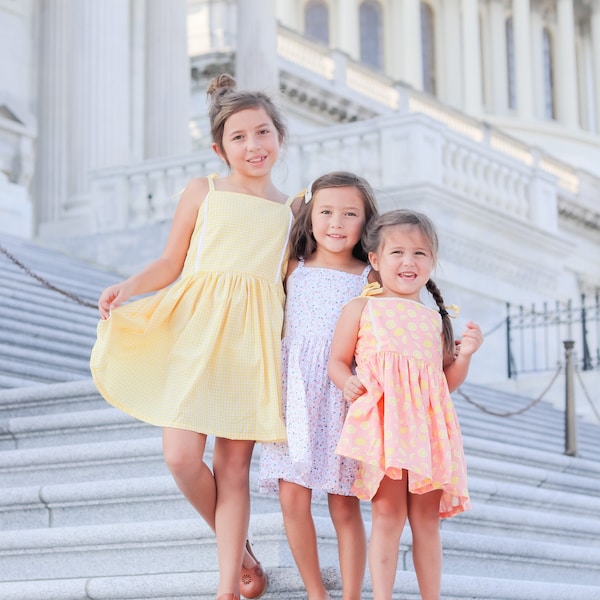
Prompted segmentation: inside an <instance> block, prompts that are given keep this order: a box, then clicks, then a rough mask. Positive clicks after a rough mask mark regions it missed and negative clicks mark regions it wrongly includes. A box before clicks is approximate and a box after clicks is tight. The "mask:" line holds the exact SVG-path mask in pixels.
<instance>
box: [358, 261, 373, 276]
mask: <svg viewBox="0 0 600 600" xmlns="http://www.w3.org/2000/svg"><path fill="white" fill-rule="evenodd" d="M370 272H371V265H369V264H367V265H365V268H364V269H363V272H362V273H361V274H360V276H361V277H367V276H368V275H369V273H370Z"/></svg>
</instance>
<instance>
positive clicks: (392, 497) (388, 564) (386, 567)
mask: <svg viewBox="0 0 600 600" xmlns="http://www.w3.org/2000/svg"><path fill="white" fill-rule="evenodd" d="M402 477H403V478H402V479H400V480H395V479H389V478H388V477H384V478H383V479H382V480H381V484H380V486H379V490H378V491H377V493H376V494H375V496H374V498H373V500H372V501H371V509H372V527H371V539H370V541H369V569H370V571H371V581H372V584H373V600H392V592H393V589H394V581H395V579H396V569H397V568H398V550H399V546H400V538H401V536H402V530H403V529H404V524H405V523H406V516H407V505H406V502H407V498H406V496H407V494H408V492H407V474H406V471H403V475H402Z"/></svg>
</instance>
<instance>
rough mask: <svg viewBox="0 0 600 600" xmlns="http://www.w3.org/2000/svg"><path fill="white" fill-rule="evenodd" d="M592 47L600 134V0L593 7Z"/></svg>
mask: <svg viewBox="0 0 600 600" xmlns="http://www.w3.org/2000/svg"><path fill="white" fill-rule="evenodd" d="M592 10H593V12H592V22H591V29H592V49H593V73H594V98H595V103H596V133H597V134H600V0H594V4H593V7H592Z"/></svg>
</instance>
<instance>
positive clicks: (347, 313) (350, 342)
mask: <svg viewBox="0 0 600 600" xmlns="http://www.w3.org/2000/svg"><path fill="white" fill-rule="evenodd" d="M366 302H367V300H366V298H355V299H354V300H351V301H350V302H349V303H348V304H347V305H346V306H345V307H344V308H343V309H342V312H341V314H340V318H339V319H338V322H337V325H336V327H335V331H334V333H333V341H332V343H331V352H330V354H329V364H328V370H327V372H328V375H329V377H330V379H331V381H333V383H334V384H335V385H336V386H337V387H338V388H339V389H340V390H342V391H343V393H344V398H345V399H346V400H350V401H354V400H356V398H358V396H360V395H361V394H363V393H364V391H365V388H364V386H363V385H362V383H361V381H360V379H359V378H358V377H357V376H356V375H355V374H354V373H353V372H352V363H353V362H354V350H355V348H356V340H357V338H358V327H359V324H360V315H361V314H362V311H363V308H364V306H365V303H366Z"/></svg>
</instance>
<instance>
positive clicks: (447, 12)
mask: <svg viewBox="0 0 600 600" xmlns="http://www.w3.org/2000/svg"><path fill="white" fill-rule="evenodd" d="M460 1H461V0H444V2H443V3H442V4H441V5H440V8H441V10H442V32H443V37H442V48H443V51H442V52H440V53H439V54H438V55H439V56H441V58H442V62H441V64H440V65H439V67H438V76H439V80H440V82H441V84H442V85H441V89H440V92H441V93H440V98H441V99H443V100H444V101H445V102H448V104H450V105H451V106H453V107H454V108H459V109H460V108H462V106H463V85H462V78H463V72H462V68H461V34H460V32H461V18H460Z"/></svg>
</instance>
